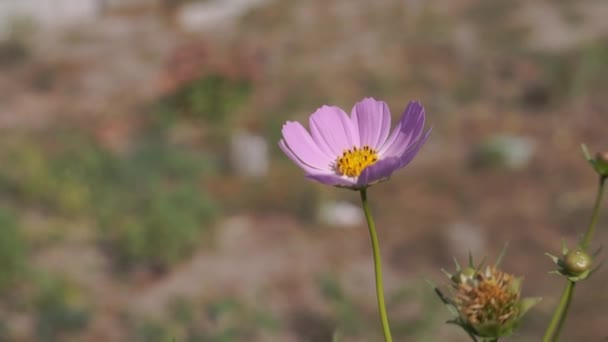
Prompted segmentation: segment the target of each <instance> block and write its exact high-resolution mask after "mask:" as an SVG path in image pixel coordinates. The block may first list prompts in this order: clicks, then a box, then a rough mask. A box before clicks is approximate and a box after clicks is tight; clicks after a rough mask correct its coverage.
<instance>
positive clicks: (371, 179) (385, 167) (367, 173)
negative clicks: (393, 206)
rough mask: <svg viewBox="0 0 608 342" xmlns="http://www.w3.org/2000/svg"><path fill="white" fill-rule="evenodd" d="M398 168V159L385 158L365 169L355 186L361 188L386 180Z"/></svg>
mask: <svg viewBox="0 0 608 342" xmlns="http://www.w3.org/2000/svg"><path fill="white" fill-rule="evenodd" d="M398 168H399V158H386V159H382V160H379V161H378V162H376V163H375V164H374V165H371V166H368V167H366V168H365V169H364V170H363V172H361V174H360V175H359V178H358V179H357V186H359V187H363V186H366V185H370V184H373V183H377V182H379V181H382V180H386V179H388V178H389V177H390V176H391V174H392V173H393V172H394V171H395V170H397V169H398Z"/></svg>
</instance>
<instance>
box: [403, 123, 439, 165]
mask: <svg viewBox="0 0 608 342" xmlns="http://www.w3.org/2000/svg"><path fill="white" fill-rule="evenodd" d="M432 130H433V129H432V128H429V129H428V130H427V131H426V133H425V134H424V136H422V137H421V138H420V139H418V141H416V143H415V144H414V145H412V146H411V147H410V149H409V150H407V151H406V152H405V153H404V154H403V155H402V156H401V157H400V158H399V168H402V167H404V166H406V165H407V164H409V163H410V162H411V161H412V159H414V157H415V156H416V154H418V151H420V148H421V147H422V145H424V143H425V142H426V139H428V137H429V135H430V134H431V131H432Z"/></svg>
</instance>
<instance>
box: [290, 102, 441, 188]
mask: <svg viewBox="0 0 608 342" xmlns="http://www.w3.org/2000/svg"><path fill="white" fill-rule="evenodd" d="M424 119H425V117H424V108H423V107H422V105H421V104H420V103H419V102H417V101H411V102H410V103H409V104H408V105H407V108H406V109H405V112H404V113H403V116H402V117H401V120H399V122H398V123H397V126H396V127H395V128H394V129H393V131H392V133H390V135H389V130H390V128H391V113H390V111H389V109H388V106H387V104H386V103H385V102H383V101H377V100H375V99H373V98H365V99H363V100H362V101H360V102H358V103H357V104H355V106H354V107H353V109H352V111H351V115H350V117H349V116H348V115H347V114H346V113H345V112H344V111H343V110H342V109H340V108H338V107H335V106H323V107H321V108H319V109H317V110H316V111H315V112H314V113H313V114H312V115H311V116H310V118H309V126H310V134H309V133H308V131H306V129H305V128H304V127H303V126H302V125H301V124H300V123H298V122H293V121H288V122H286V123H285V124H284V125H283V130H282V133H283V139H281V140H280V141H279V147H280V148H281V149H282V150H283V152H285V154H286V155H287V156H288V157H289V158H290V159H291V160H293V162H294V163H296V164H297V165H298V166H299V167H300V168H302V170H304V172H305V173H306V177H308V178H310V179H313V180H316V181H318V182H320V183H323V184H326V185H333V186H338V187H345V188H351V189H363V188H366V187H368V186H370V185H372V184H374V183H378V182H381V181H385V180H387V179H388V178H389V177H390V176H391V174H392V173H393V172H394V171H396V170H398V169H400V168H402V167H404V166H406V165H407V164H408V163H409V162H410V161H412V159H413V158H414V156H415V155H416V154H417V153H418V150H419V149H420V147H422V145H423V144H424V142H425V141H426V139H427V138H428V136H429V133H430V131H431V130H430V129H429V130H427V131H426V133H424V134H423V132H422V131H423V128H424Z"/></svg>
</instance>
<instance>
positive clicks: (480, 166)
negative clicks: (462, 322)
mask: <svg viewBox="0 0 608 342" xmlns="http://www.w3.org/2000/svg"><path fill="white" fill-rule="evenodd" d="M606 17H608V2H606V1H602V0H597V1H594V0H587V1H567V0H559V1H545V0H539V1H523V0H494V1H484V0H458V1H455V0H432V1H419V0H381V1H373V2H372V1H362V0H306V1H280V0H215V1H212V0H208V1H187V0H182V1H179V0H0V75H1V76H0V130H1V134H0V165H1V167H0V340H2V341H210V342H215V341H217V342H220V341H222V342H230V341H263V342H265V341H286V342H289V341H330V340H331V337H332V335H333V334H334V333H336V332H338V333H339V334H340V335H341V336H342V340H343V341H379V340H380V338H381V332H380V330H379V324H378V319H377V308H376V302H375V292H374V279H373V264H372V258H371V247H370V243H369V237H368V231H367V228H366V226H365V222H364V220H363V217H362V214H361V212H360V209H359V206H358V203H359V202H358V201H359V198H358V194H357V193H356V192H351V191H345V190H338V189H333V188H328V187H324V186H322V185H318V184H316V183H312V182H310V181H307V180H305V179H304V178H303V176H302V172H301V171H300V170H299V169H298V168H297V167H296V166H295V165H293V163H292V162H291V161H289V160H288V159H287V158H286V157H285V156H284V155H283V154H282V152H281V151H280V150H279V149H278V148H277V144H276V143H277V141H278V139H279V138H280V135H281V126H282V124H283V123H284V122H285V121H286V120H299V121H302V120H307V117H308V115H309V114H310V113H312V112H313V111H314V110H315V109H316V108H318V107H320V106H321V105H323V104H333V105H338V106H340V107H342V108H344V109H345V110H346V111H347V112H349V111H350V108H351V107H352V105H353V104H354V103H355V102H356V101H359V100H360V99H362V98H363V97H366V96H373V97H376V98H377V99H382V100H385V101H387V102H388V104H389V106H390V108H391V111H392V114H393V120H397V118H398V117H399V116H400V115H401V112H402V110H403V109H404V108H405V106H406V104H407V102H408V101H409V100H411V99H419V100H421V101H422V103H423V104H424V105H425V107H426V110H427V124H428V125H429V126H430V125H432V126H433V133H432V136H431V138H430V139H429V141H428V142H427V144H426V145H425V146H424V148H423V149H422V151H421V153H420V154H419V155H418V157H417V158H416V159H415V160H414V162H413V163H412V164H410V166H408V167H407V168H406V169H405V170H402V171H401V172H399V173H397V174H396V175H395V176H394V177H393V179H392V180H391V181H390V182H387V183H382V184H380V185H377V186H374V187H373V188H371V189H370V192H369V196H370V200H371V201H372V206H373V210H374V213H375V216H376V220H377V226H378V228H379V238H380V242H381V247H382V253H383V258H384V259H383V262H384V270H385V277H386V279H385V286H386V293H387V301H388V303H389V308H388V310H389V316H390V318H391V323H392V328H393V330H394V335H395V339H396V340H397V341H467V337H466V336H465V335H464V333H462V332H461V331H460V330H459V329H458V328H456V327H454V326H448V325H445V324H444V321H445V320H447V319H449V318H450V315H449V312H448V311H447V310H446V309H445V308H444V307H443V306H442V305H440V303H439V300H438V299H437V298H436V297H435V296H434V294H433V292H432V290H431V289H430V288H429V286H428V285H427V284H426V282H425V279H429V280H432V281H434V282H435V283H442V282H444V281H445V280H444V279H445V277H444V275H443V274H442V273H441V272H440V268H442V267H443V268H446V269H448V270H451V269H453V261H452V257H456V258H457V259H458V260H460V261H461V263H465V262H466V257H467V254H468V252H469V250H470V251H471V252H472V253H473V255H474V256H475V257H476V259H477V260H481V259H482V258H483V257H484V256H487V257H488V260H489V261H493V260H494V258H496V256H497V255H498V254H499V252H500V249H501V248H502V246H503V244H504V243H505V242H507V241H510V248H509V250H508V254H507V257H506V259H505V261H504V262H503V266H504V269H505V270H506V271H508V272H510V273H515V274H516V275H523V276H525V281H524V287H523V289H524V295H526V296H542V297H544V300H543V302H542V303H541V304H540V305H539V306H537V307H535V308H534V309H533V311H532V312H531V313H530V314H529V315H528V317H527V319H526V320H525V323H524V325H523V326H522V327H521V329H520V330H519V334H518V335H517V336H515V337H513V338H511V339H510V340H513V341H538V340H539V339H540V336H542V333H543V331H544V329H545V327H546V325H547V323H548V320H549V319H550V316H551V314H552V310H553V309H554V307H555V305H556V303H557V300H558V298H559V295H560V293H561V290H562V287H563V284H564V282H563V280H562V279H560V278H559V277H557V276H553V275H549V274H547V272H548V271H550V270H551V269H552V268H553V264H552V262H551V261H550V259H549V258H547V257H546V256H544V255H543V253H544V252H551V253H553V254H557V253H558V252H559V248H560V241H561V239H562V238H564V239H565V240H566V241H567V242H568V243H569V244H570V245H573V244H574V243H576V241H577V238H578V236H579V235H580V234H582V233H583V232H584V230H585V229H586V226H587V223H588V220H589V216H590V214H591V207H592V204H593V200H594V197H595V190H596V177H595V175H594V173H593V171H592V170H591V168H590V167H589V166H588V165H587V164H586V162H585V161H584V160H583V158H582V156H581V153H580V144H581V143H583V142H585V143H587V144H588V146H589V147H590V149H591V150H592V151H598V150H607V149H608V141H607V138H606V137H607V134H606V130H607V128H608V125H606V123H607V120H608V102H606V96H607V95H608V68H607V61H608V21H607V20H606ZM603 209H604V212H603V213H602V216H601V217H600V226H599V229H598V234H597V235H596V242H595V245H596V246H599V245H600V244H601V243H602V242H603V243H604V244H605V243H606V241H607V239H608V234H607V233H608V232H607V231H606V228H607V227H606V223H607V218H608V215H607V214H606V211H607V210H606V209H608V208H607V205H606V204H604V205H603ZM607 285H608V273H607V272H606V271H605V270H601V271H600V272H599V273H598V274H597V276H595V277H594V278H592V279H591V281H588V282H584V283H582V284H580V285H579V286H577V289H578V291H577V293H576V295H575V300H574V304H573V306H572V309H571V314H570V317H569V319H568V321H567V323H566V326H565V329H564V333H563V340H564V341H574V340H577V339H578V340H581V341H583V340H584V341H600V340H602V339H604V338H606V337H607V336H608V332H606V328H605V323H606V321H607V320H608V310H607V309H606V305H603V304H602V303H608V292H606V286H607Z"/></svg>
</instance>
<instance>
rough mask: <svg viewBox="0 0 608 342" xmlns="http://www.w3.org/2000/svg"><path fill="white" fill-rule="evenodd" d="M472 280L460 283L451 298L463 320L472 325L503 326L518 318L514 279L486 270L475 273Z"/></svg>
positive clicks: (491, 268)
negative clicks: (471, 281)
mask: <svg viewBox="0 0 608 342" xmlns="http://www.w3.org/2000/svg"><path fill="white" fill-rule="evenodd" d="M475 280H476V281H475V282H474V283H470V282H466V283H460V284H459V285H458V287H457V288H456V294H455V298H454V303H455V304H456V307H457V309H458V311H459V312H460V314H461V315H462V318H463V319H464V320H465V321H467V322H468V323H469V324H470V325H471V326H488V325H496V326H506V325H508V324H509V322H510V321H512V320H513V319H516V318H517V317H518V316H519V308H520V307H519V305H518V303H519V292H517V291H514V286H513V283H514V282H515V281H516V279H515V277H514V276H512V275H510V274H508V273H504V272H502V271H500V270H497V269H496V268H494V267H488V268H486V270H485V271H483V272H477V274H476V275H475Z"/></svg>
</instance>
